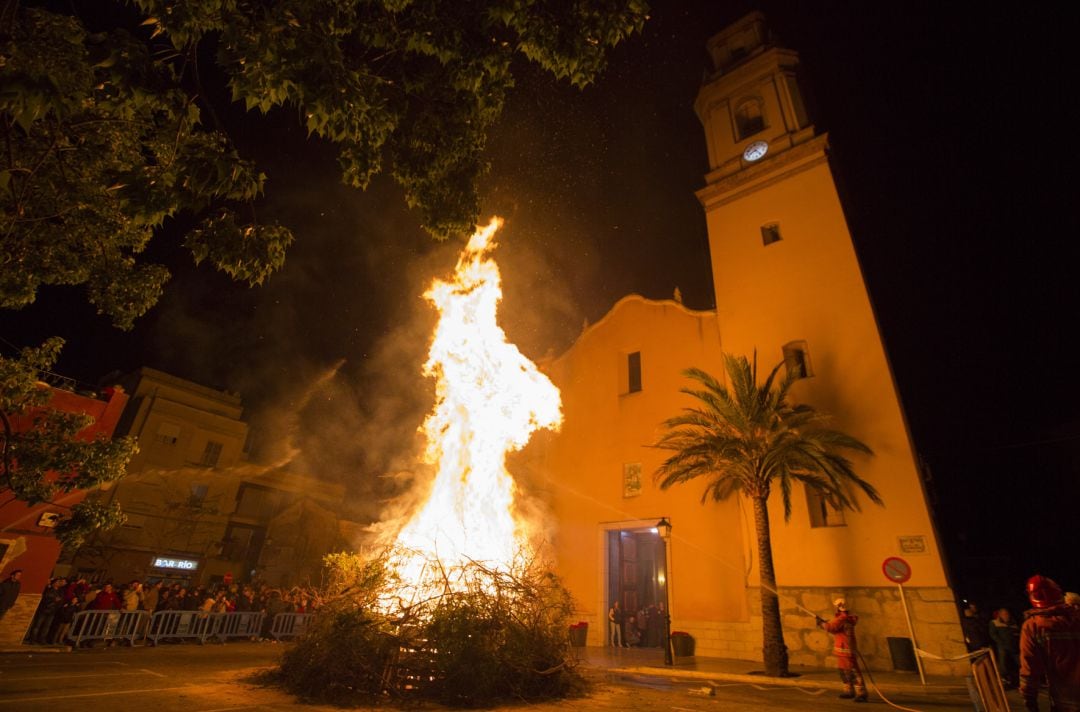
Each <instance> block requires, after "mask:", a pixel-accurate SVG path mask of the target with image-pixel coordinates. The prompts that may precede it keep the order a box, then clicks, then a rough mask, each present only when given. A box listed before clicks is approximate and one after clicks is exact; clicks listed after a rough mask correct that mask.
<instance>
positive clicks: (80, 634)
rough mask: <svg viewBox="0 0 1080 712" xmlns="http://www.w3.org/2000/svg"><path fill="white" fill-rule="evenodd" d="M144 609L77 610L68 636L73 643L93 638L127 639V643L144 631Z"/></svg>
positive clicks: (92, 639)
mask: <svg viewBox="0 0 1080 712" xmlns="http://www.w3.org/2000/svg"><path fill="white" fill-rule="evenodd" d="M149 617H150V614H149V613H148V612H146V611H79V612H78V613H76V614H75V616H74V617H73V618H72V619H71V628H70V629H69V631H68V637H69V638H70V639H71V640H73V641H74V642H75V645H82V644H83V643H84V642H90V641H94V640H127V641H128V644H129V645H134V644H135V639H136V638H137V637H141V636H142V635H143V634H144V633H145V631H146V622H147V620H148V619H149Z"/></svg>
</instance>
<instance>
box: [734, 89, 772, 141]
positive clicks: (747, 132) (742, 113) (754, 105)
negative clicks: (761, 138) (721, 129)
mask: <svg viewBox="0 0 1080 712" xmlns="http://www.w3.org/2000/svg"><path fill="white" fill-rule="evenodd" d="M764 129H765V114H764V112H763V110H762V106H761V99H759V98H758V97H756V96H755V97H753V98H750V99H747V100H745V101H743V102H742V103H741V104H739V106H738V108H736V109H735V133H736V139H737V140H739V141H742V140H743V139H744V138H748V137H750V136H753V135H754V134H756V133H758V132H759V131H763V130H764Z"/></svg>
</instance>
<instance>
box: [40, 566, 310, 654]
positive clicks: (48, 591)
mask: <svg viewBox="0 0 1080 712" xmlns="http://www.w3.org/2000/svg"><path fill="white" fill-rule="evenodd" d="M320 603H321V600H320V598H319V596H318V594H317V593H316V592H315V591H313V590H311V589H307V588H302V587H294V588H291V589H279V588H272V587H270V586H269V585H267V584H265V583H248V584H237V583H233V584H224V583H222V584H217V585H213V586H194V587H191V588H188V587H186V586H183V585H182V584H180V583H172V584H166V583H164V582H162V581H146V582H143V581H137V580H136V581H131V582H130V583H126V584H123V585H121V586H120V587H119V589H118V588H117V587H116V586H114V584H113V582H112V581H103V582H99V583H91V582H88V581H87V580H86V579H85V578H80V579H77V580H72V581H69V580H68V579H66V578H62V577H60V578H54V579H53V580H52V581H50V582H49V585H48V586H46V587H45V590H44V591H42V594H41V602H40V603H39V604H38V608H37V611H36V612H35V613H34V618H33V621H32V622H31V624H30V629H29V632H28V633H27V636H26V642H27V643H30V644H34V645H58V644H62V643H64V642H65V641H66V640H67V639H68V633H69V632H70V629H71V624H72V621H73V620H74V618H75V614H76V613H78V612H79V611H83V610H86V611H110V610H111V611H147V612H148V613H157V612H159V611H203V612H207V613H233V612H248V611H250V612H263V613H266V620H267V624H269V621H271V620H273V617H274V616H275V615H277V614H278V613H312V612H314V611H315V610H316V609H317V608H318V606H319V604H320Z"/></svg>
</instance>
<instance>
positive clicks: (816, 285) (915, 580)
mask: <svg viewBox="0 0 1080 712" xmlns="http://www.w3.org/2000/svg"><path fill="white" fill-rule="evenodd" d="M825 146H826V144H825V137H820V138H818V139H815V140H813V141H812V142H810V143H809V144H806V145H803V146H799V147H796V148H794V149H792V150H791V151H790V152H789V153H790V154H792V155H791V156H790V157H787V156H785V157H780V158H778V159H777V160H778V161H779V160H781V158H783V159H785V160H784V162H783V163H782V164H781V165H780V166H777V167H775V168H773V170H765V169H766V168H767V166H760V167H759V168H760V169H761V170H760V171H758V172H757V173H756V174H755V173H753V172H751V171H748V172H747V173H749V176H748V177H749V178H750V180H745V179H744V180H741V181H740V182H739V183H738V184H737V185H734V184H733V182H732V181H724V180H721V181H719V182H718V183H716V184H713V185H710V186H708V187H706V188H705V189H703V190H702V191H701V192H700V193H699V197H701V199H702V202H703V203H704V204H705V208H706V217H707V222H708V230H709V236H710V249H711V254H712V267H713V277H714V281H715V287H716V303H717V318H718V319H719V323H720V331H721V334H722V338H723V348H724V350H725V351H728V352H731V353H735V354H747V355H749V354H750V353H752V352H753V350H754V349H757V352H758V358H759V361H760V362H761V363H762V365H763V366H765V365H768V366H770V367H771V366H772V365H775V364H776V363H779V362H780V361H782V360H783V353H782V346H783V345H784V344H785V343H787V342H790V341H793V340H805V341H806V342H807V343H808V346H809V353H810V359H811V366H812V369H813V376H812V377H811V378H808V379H805V380H802V381H800V382H799V383H798V384H796V386H795V387H794V389H793V391H792V398H793V399H794V400H795V401H801V402H807V403H811V404H813V405H814V406H816V407H817V408H819V409H820V410H822V411H824V412H826V413H828V414H830V415H832V416H833V417H834V418H835V425H836V427H838V428H840V429H842V430H845V431H846V432H849V433H851V434H852V435H855V436H856V437H858V438H860V439H861V440H863V441H864V442H865V443H867V444H868V445H870V447H871V448H872V449H873V450H874V452H875V455H874V456H873V457H861V456H860V457H858V458H856V459H855V466H856V470H857V471H858V473H859V474H860V475H861V476H863V477H864V478H865V479H867V480H868V481H870V482H871V483H872V484H873V485H874V486H875V487H876V488H877V489H878V491H879V492H880V493H881V495H882V498H883V499H884V501H885V505H886V506H885V507H884V508H882V507H878V506H876V505H873V504H871V503H869V501H868V500H867V499H866V498H865V497H860V501H861V502H862V503H863V505H864V507H863V513H861V514H860V513H852V512H848V513H846V515H845V521H846V526H842V527H819V528H812V527H810V526H809V513H808V511H807V506H806V498H805V495H804V493H803V492H802V491H798V490H797V491H796V492H795V495H794V497H793V505H794V506H793V511H792V515H791V521H790V523H788V524H787V525H785V524H784V523H783V512H782V510H781V508H780V501H779V498H778V497H774V498H773V499H772V501H771V510H770V513H771V519H772V522H773V529H772V534H773V551H774V557H775V564H776V574H777V582H778V583H779V584H780V585H784V586H881V585H887V584H888V581H887V580H886V579H885V578H884V576H883V574H882V572H881V564H882V562H883V560H884V559H885V558H886V557H888V556H896V555H902V556H904V557H905V558H907V559H908V561H909V563H911V565H912V570H913V575H912V578H911V581H910V585H912V586H932V587H937V586H946V585H947V582H946V579H945V572H944V567H943V565H942V561H941V556H940V553H939V550H938V546H937V541H936V537H935V535H934V531H933V527H932V525H931V521H930V517H929V514H928V511H927V506H926V503H925V498H924V494H923V490H922V485H921V480H920V478H919V475H918V471H917V468H916V465H915V461H914V456H913V453H912V448H911V444H910V441H909V438H908V434H907V428H906V425H905V422H904V419H903V415H902V412H901V409H900V404H899V400H898V396H897V392H896V389H895V387H894V384H893V381H892V377H891V371H890V368H889V365H888V363H887V361H886V356H885V352H884V348H883V346H882V343H881V339H880V337H879V334H878V330H877V324H876V321H875V319H874V315H873V312H872V309H871V306H870V302H869V298H868V296H867V292H866V288H865V286H864V284H863V280H862V274H861V271H860V268H859V265H858V262H857V260H856V256H855V252H854V249H853V247H852V242H851V238H850V235H849V233H848V229H847V224H846V222H845V219H844V215H843V212H842V210H841V207H840V201H839V199H838V197H837V194H836V189H835V187H834V183H833V179H832V175H831V172H830V169H829V166H828V163H827V161H826V156H825ZM766 223H778V224H779V226H780V230H781V234H782V237H783V239H782V240H781V241H780V242H776V243H773V244H771V245H767V246H766V245H764V244H763V241H762V237H761V226H762V225H763V224H766ZM910 536H921V537H923V541H924V542H925V544H926V551H925V553H911V552H904V551H901V550H900V544H899V542H900V539H899V537H910ZM755 578H756V574H755Z"/></svg>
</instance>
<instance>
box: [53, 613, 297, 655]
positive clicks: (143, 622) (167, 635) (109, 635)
mask: <svg viewBox="0 0 1080 712" xmlns="http://www.w3.org/2000/svg"><path fill="white" fill-rule="evenodd" d="M313 616H314V614H313V613H278V614H277V615H276V616H274V619H273V621H272V623H271V624H270V631H269V633H270V635H272V636H273V637H274V638H275V639H276V640H281V639H282V638H295V637H297V636H299V635H302V634H303V633H304V631H305V630H306V629H307V625H308V622H309V621H310V620H311V618H312V617H313ZM265 618H266V614H265V613H264V612H262V611H241V612H233V613H206V612H204V611H158V612H157V613H155V614H153V615H152V616H151V615H150V613H149V612H147V611H79V612H78V613H76V614H75V617H74V618H73V619H72V621H71V628H70V629H69V632H68V635H67V637H68V638H69V639H71V640H72V641H73V642H74V643H75V645H76V646H78V645H81V644H82V643H84V642H88V641H94V640H126V641H128V643H129V644H130V645H134V644H135V641H136V639H142V638H145V639H146V640H147V641H148V642H149V643H150V644H151V645H157V644H158V643H159V642H160V641H161V640H163V639H172V640H182V639H185V638H186V639H195V640H198V641H199V643H200V644H201V643H205V642H206V640H207V638H216V639H217V640H220V641H222V642H224V641H225V640H226V639H228V638H258V637H259V636H260V634H261V633H262V631H263V622H264V620H265Z"/></svg>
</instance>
